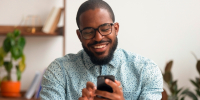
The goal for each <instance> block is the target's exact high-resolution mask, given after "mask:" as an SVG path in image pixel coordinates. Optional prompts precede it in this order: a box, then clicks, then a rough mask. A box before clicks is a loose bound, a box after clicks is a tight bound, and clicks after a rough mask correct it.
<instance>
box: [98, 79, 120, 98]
mask: <svg viewBox="0 0 200 100" xmlns="http://www.w3.org/2000/svg"><path fill="white" fill-rule="evenodd" d="M105 83H106V84H108V85H109V86H111V87H112V89H113V93H110V92H107V91H100V90H96V91H95V94H96V95H99V96H102V97H105V98H108V99H110V100H124V97H123V90H122V88H121V83H120V82H119V81H116V80H115V82H113V81H111V80H109V79H106V80H105ZM94 99H95V100H106V99H102V98H98V97H95V98H94Z"/></svg>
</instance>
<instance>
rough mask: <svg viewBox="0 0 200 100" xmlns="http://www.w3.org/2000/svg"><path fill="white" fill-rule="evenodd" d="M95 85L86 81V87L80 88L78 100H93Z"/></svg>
mask: <svg viewBox="0 0 200 100" xmlns="http://www.w3.org/2000/svg"><path fill="white" fill-rule="evenodd" d="M95 90H96V86H95V85H94V83H92V82H87V84H86V88H84V89H82V97H80V98H79V100H94V97H95V96H96V95H95Z"/></svg>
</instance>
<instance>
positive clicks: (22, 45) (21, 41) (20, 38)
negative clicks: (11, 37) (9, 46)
mask: <svg viewBox="0 0 200 100" xmlns="http://www.w3.org/2000/svg"><path fill="white" fill-rule="evenodd" d="M25 44H26V40H25V38H24V37H19V39H18V40H17V45H18V46H19V47H21V48H22V49H24V46H25Z"/></svg>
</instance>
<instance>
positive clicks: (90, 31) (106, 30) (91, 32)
mask: <svg viewBox="0 0 200 100" xmlns="http://www.w3.org/2000/svg"><path fill="white" fill-rule="evenodd" d="M111 31H112V30H111V24H108V23H107V24H103V25H101V26H99V28H98V32H100V34H101V35H108V34H110V33H111ZM95 34H96V31H95V29H94V28H87V29H84V30H82V36H83V37H84V38H85V39H91V38H93V37H94V36H95Z"/></svg>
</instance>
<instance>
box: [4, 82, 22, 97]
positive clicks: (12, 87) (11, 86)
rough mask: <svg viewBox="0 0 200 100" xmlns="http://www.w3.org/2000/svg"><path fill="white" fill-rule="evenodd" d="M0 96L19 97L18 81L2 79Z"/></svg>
mask: <svg viewBox="0 0 200 100" xmlns="http://www.w3.org/2000/svg"><path fill="white" fill-rule="evenodd" d="M1 96H4V97H20V96H21V94H20V82H19V81H16V82H14V81H2V82H1Z"/></svg>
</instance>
